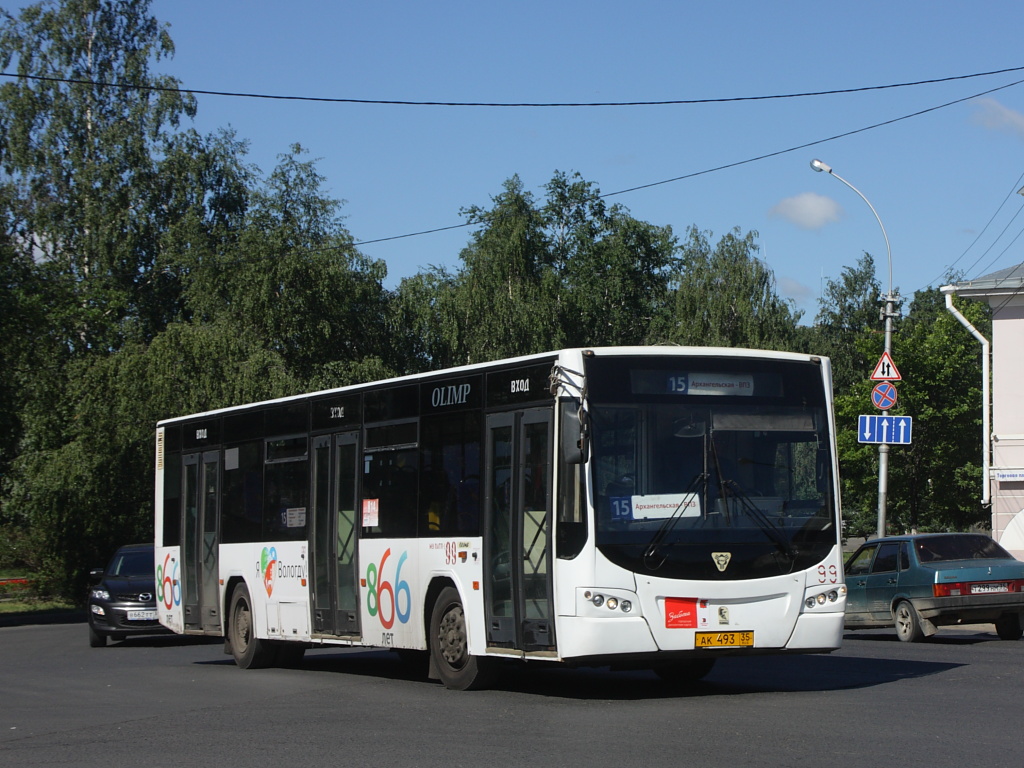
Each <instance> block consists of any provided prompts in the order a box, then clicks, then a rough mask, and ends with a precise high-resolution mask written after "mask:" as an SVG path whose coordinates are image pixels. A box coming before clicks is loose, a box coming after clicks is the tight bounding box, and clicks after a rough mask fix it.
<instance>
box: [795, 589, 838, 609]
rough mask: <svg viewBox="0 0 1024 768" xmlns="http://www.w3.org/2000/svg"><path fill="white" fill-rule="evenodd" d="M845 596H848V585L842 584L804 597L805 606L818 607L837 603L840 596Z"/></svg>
mask: <svg viewBox="0 0 1024 768" xmlns="http://www.w3.org/2000/svg"><path fill="white" fill-rule="evenodd" d="M844 597H846V585H845V584H841V585H840V586H838V587H836V588H835V589H830V590H829V591H828V592H819V593H818V594H816V595H808V596H807V597H806V598H804V607H806V608H817V607H818V606H819V605H827V604H828V603H837V602H839V599H840V598H844Z"/></svg>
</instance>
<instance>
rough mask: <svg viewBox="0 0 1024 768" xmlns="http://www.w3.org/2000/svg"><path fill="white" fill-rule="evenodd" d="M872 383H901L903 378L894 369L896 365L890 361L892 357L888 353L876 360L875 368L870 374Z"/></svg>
mask: <svg viewBox="0 0 1024 768" xmlns="http://www.w3.org/2000/svg"><path fill="white" fill-rule="evenodd" d="M871 380H872V381H902V380H903V377H902V376H900V372H899V370H898V369H897V368H896V363H894V362H893V361H892V357H891V356H890V355H889V353H888V352H883V353H882V356H881V357H880V358H878V365H876V366H875V371H874V373H872V374H871Z"/></svg>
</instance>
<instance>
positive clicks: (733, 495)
mask: <svg viewBox="0 0 1024 768" xmlns="http://www.w3.org/2000/svg"><path fill="white" fill-rule="evenodd" d="M719 485H720V488H721V490H722V501H724V502H725V509H726V512H727V513H728V512H730V511H731V510H729V500H730V499H736V501H738V502H739V506H740V507H741V508H742V509H743V511H744V512H746V513H747V516H748V517H750V519H752V520H753V521H754V522H755V523H757V526H758V527H759V528H760V529H761V530H762V531H764V532H765V534H766V535H767V536H768V538H769V539H771V541H772V543H773V544H774V545H775V546H776V547H778V548H779V551H781V552H782V554H784V555H785V556H786V557H788V558H789V561H790V565H792V563H793V561H795V560H796V555H797V553H796V550H795V549H793V547H792V545H791V544H790V543H789V541H788V540H787V539H786V537H785V535H783V533H782V532H781V531H780V530H779V529H778V528H777V527H776V526H775V525H774V524H773V523H772V521H771V520H769V519H768V516H767V515H765V513H764V511H763V510H762V509H761V508H760V507H758V506H757V505H756V504H755V503H754V502H753V501H752V500H751V498H750V497H749V496H748V495H747V494H746V493H745V492H744V490H743V489H742V488H741V487H740V485H739V483H737V482H736V481H735V480H724V479H723V480H722V481H721V482H720V483H719ZM727 519H728V518H727Z"/></svg>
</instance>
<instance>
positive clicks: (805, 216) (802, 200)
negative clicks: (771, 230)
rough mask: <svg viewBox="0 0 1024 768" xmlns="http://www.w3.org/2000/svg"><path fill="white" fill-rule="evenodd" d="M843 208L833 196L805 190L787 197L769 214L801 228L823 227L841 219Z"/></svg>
mask: <svg viewBox="0 0 1024 768" xmlns="http://www.w3.org/2000/svg"><path fill="white" fill-rule="evenodd" d="M842 210H843V209H842V208H841V207H840V205H839V203H837V202H836V201H835V200H833V199H832V198H831V197H825V196H824V195H819V194H817V193H815V192H803V193H801V194H799V195H796V196H795V197H787V198H786V199H785V200H783V201H781V202H780V203H779V204H778V205H776V206H775V207H774V208H772V209H771V210H770V211H769V212H768V215H769V216H778V217H780V218H783V219H785V220H786V221H789V222H792V223H793V224H796V225H797V226H798V227H800V229H821V228H822V227H824V226H825V225H826V224H828V223H829V222H832V221H839V215H840V214H841V213H842Z"/></svg>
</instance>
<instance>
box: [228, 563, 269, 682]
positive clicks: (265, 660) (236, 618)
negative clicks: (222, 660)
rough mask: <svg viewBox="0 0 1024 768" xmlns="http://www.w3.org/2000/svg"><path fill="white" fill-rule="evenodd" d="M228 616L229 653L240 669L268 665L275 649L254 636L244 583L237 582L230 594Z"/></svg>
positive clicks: (250, 606) (259, 667)
mask: <svg viewBox="0 0 1024 768" xmlns="http://www.w3.org/2000/svg"><path fill="white" fill-rule="evenodd" d="M228 616H229V617H230V621H231V623H230V624H229V625H228V632H229V633H230V635H231V655H232V656H234V657H235V664H237V665H238V666H239V667H241V668H242V669H261V668H263V667H268V666H270V665H271V664H272V663H273V662H274V657H275V656H276V655H277V649H276V648H275V647H274V646H273V645H271V644H270V642H268V641H267V640H260V639H258V638H257V637H256V631H255V627H254V626H253V618H252V600H251V599H250V598H249V590H248V589H247V588H246V586H245V584H244V583H239V584H237V585H236V586H235V591H234V592H233V593H232V594H231V611H230V613H229V614H228Z"/></svg>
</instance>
